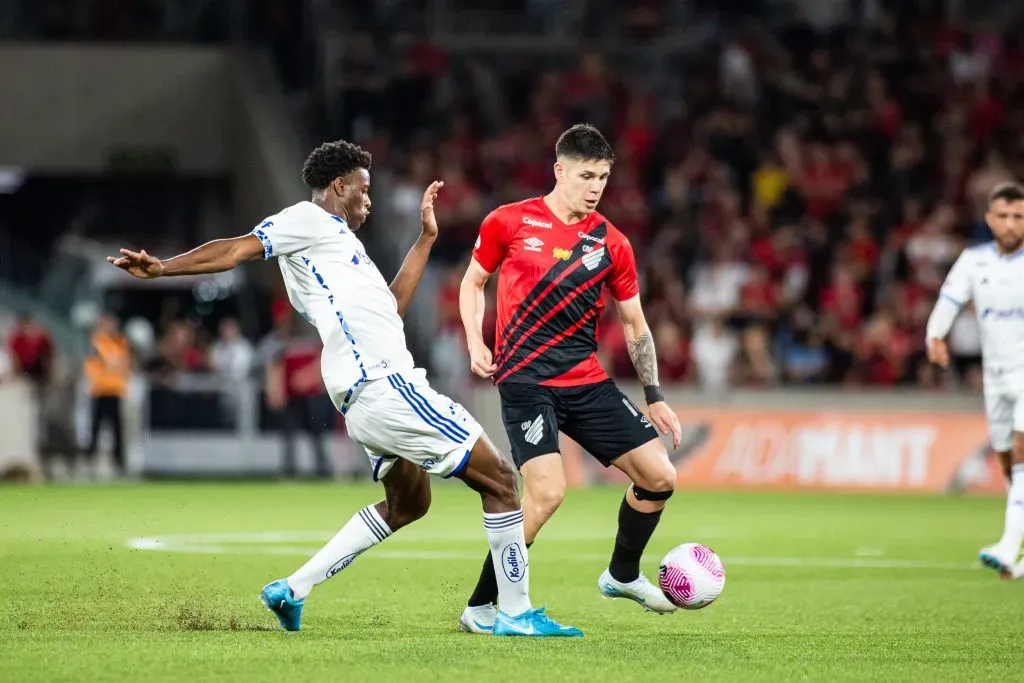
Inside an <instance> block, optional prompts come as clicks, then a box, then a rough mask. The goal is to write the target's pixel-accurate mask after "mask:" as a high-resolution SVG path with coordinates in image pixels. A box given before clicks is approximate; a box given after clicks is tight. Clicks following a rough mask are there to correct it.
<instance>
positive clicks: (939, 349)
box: [928, 339, 949, 368]
mask: <svg viewBox="0 0 1024 683" xmlns="http://www.w3.org/2000/svg"><path fill="white" fill-rule="evenodd" d="M928 360H929V361H931V362H932V363H935V364H936V365H938V366H939V367H940V368H948V367H949V347H947V346H946V342H945V340H943V339H929V340H928Z"/></svg>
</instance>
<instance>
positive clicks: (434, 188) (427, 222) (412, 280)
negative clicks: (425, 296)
mask: <svg viewBox="0 0 1024 683" xmlns="http://www.w3.org/2000/svg"><path fill="white" fill-rule="evenodd" d="M442 187H444V183H443V182H442V181H440V180H435V181H434V182H432V183H430V187H428V188H427V191H426V192H424V193H423V202H422V203H421V204H420V222H421V224H422V231H421V232H420V237H419V239H418V240H416V244H414V245H412V249H410V250H409V253H408V254H406V255H405V260H404V261H402V267H401V268H399V269H398V274H397V275H395V279H394V280H392V281H391V293H392V294H394V295H395V300H396V301H397V302H398V315H400V316H402V317H405V312H406V311H407V310H408V309H409V304H410V303H412V297H413V295H414V294H416V288H417V287H419V284H420V279H421V278H422V277H423V271H424V269H425V268H426V267H427V259H428V258H429V257H430V249H431V247H433V246H434V241H435V240H436V239H437V218H435V216H434V200H435V199H437V193H438V192H439V191H440V190H441V188H442Z"/></svg>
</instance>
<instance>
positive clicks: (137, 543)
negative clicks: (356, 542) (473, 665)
mask: <svg viewBox="0 0 1024 683" xmlns="http://www.w3.org/2000/svg"><path fill="white" fill-rule="evenodd" d="M330 537H331V534H330V533H329V532H313V531H309V532H286V531H273V532H251V533H245V532H243V533H210V534H174V535H167V536H140V537H136V538H130V539H128V540H127V541H126V545H127V546H128V547H129V548H133V549H136V550H151V551H161V552H178V553H194V554H216V555H226V554H245V555H295V556H307V555H312V554H313V553H315V552H316V551H317V550H319V547H318V546H313V545H310V546H305V545H301V546H300V545H273V544H280V543H286V542H291V543H295V542H298V543H302V542H304V541H317V542H323V541H326V540H327V539H328V538H330ZM474 540H476V539H474ZM260 544H271V545H260ZM545 555H546V556H548V557H554V558H557V559H560V560H570V561H572V560H575V561H581V562H582V561H588V562H589V561H598V560H600V561H604V560H607V559H608V556H607V553H558V552H554V553H545ZM364 558H377V559H382V560H467V561H470V560H478V559H480V553H479V552H475V553H474V552H468V551H457V550H456V551H448V550H414V549H389V548H379V549H376V550H374V551H373V552H371V553H367V554H366V555H365V556H364ZM722 561H723V562H724V563H725V564H726V565H732V566H751V567H824V568H831V569H926V570H928V569H931V570H957V571H960V570H972V571H973V570H977V569H978V568H979V567H978V566H977V565H976V564H974V563H967V562H933V561H929V560H897V559H881V558H872V557H859V558H839V557H743V556H733V557H730V556H725V557H723V558H722Z"/></svg>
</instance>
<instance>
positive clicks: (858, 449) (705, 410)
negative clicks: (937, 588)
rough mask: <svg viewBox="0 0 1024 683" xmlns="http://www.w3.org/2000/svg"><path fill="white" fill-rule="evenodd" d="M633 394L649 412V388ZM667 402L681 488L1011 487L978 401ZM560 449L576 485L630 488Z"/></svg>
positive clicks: (487, 402)
mask: <svg viewBox="0 0 1024 683" xmlns="http://www.w3.org/2000/svg"><path fill="white" fill-rule="evenodd" d="M624 389H625V390H626V392H627V393H628V394H630V395H631V397H632V398H633V399H634V400H635V401H637V403H638V405H643V403H642V392H640V390H639V387H630V386H624ZM495 394H496V392H493V390H489V389H482V390H480V391H479V392H478V393H477V396H476V398H475V401H474V408H475V414H476V415H478V416H479V418H480V419H481V421H482V422H484V426H485V428H486V429H487V430H488V432H489V433H490V434H492V435H494V437H495V441H496V442H497V443H498V444H499V445H500V446H501V447H503V448H506V449H507V447H508V441H507V439H506V438H505V435H504V433H503V432H504V430H503V427H502V426H501V423H500V418H499V419H498V420H495V419H494V416H495V415H500V413H499V412H498V401H497V398H496V396H495ZM667 399H668V401H669V404H670V405H672V406H673V408H674V409H675V410H676V412H677V414H678V415H679V420H680V423H681V425H682V428H683V442H682V444H681V445H680V447H679V448H678V449H676V450H675V451H674V452H672V453H671V458H672V462H673V464H674V465H675V466H676V469H677V471H678V473H679V480H678V485H679V486H680V487H681V488H716V489H779V490H800V489H806V490H836V491H873V492H878V491H892V492H921V493H939V492H947V493H960V492H971V493H1003V492H1004V490H1005V488H1004V483H1003V475H1002V472H1001V470H1000V467H999V464H998V460H997V459H996V458H995V457H994V454H992V453H990V451H989V448H988V433H987V428H986V425H985V416H984V413H983V412H982V410H981V399H980V397H979V396H972V395H957V396H948V395H928V394H921V393H917V392H914V393H910V392H907V393H902V392H898V391H892V392H884V393H883V392H877V391H876V392H871V391H864V392H836V391H803V390H779V389H769V390H762V391H738V392H735V393H732V394H730V395H729V396H728V397H726V398H721V397H720V398H714V397H708V396H707V395H704V394H701V393H699V392H694V391H687V390H674V391H669V392H668V394H667ZM561 446H562V454H563V460H564V462H565V470H566V479H567V482H568V483H569V485H570V486H586V485H588V484H596V483H618V484H624V483H625V482H626V479H625V477H624V476H623V475H622V473H621V472H619V471H618V470H615V469H614V468H611V469H607V470H606V469H604V468H602V467H601V466H600V465H598V464H597V463H596V462H595V461H594V459H593V458H591V457H589V456H588V455H587V453H586V452H585V451H584V450H583V449H582V448H581V447H580V446H579V445H578V444H576V443H575V442H573V441H572V440H571V439H569V438H568V437H565V436H564V435H563V436H562V442H561ZM669 449H670V450H671V444H669Z"/></svg>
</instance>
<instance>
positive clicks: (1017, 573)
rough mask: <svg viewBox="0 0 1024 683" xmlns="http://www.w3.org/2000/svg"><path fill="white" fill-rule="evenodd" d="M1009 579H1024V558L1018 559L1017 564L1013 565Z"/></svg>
mask: <svg viewBox="0 0 1024 683" xmlns="http://www.w3.org/2000/svg"><path fill="white" fill-rule="evenodd" d="M1007 578H1009V579H1013V580H1016V579H1024V560H1020V561H1019V562H1017V564H1015V565H1013V571H1012V572H1010V576H1009V577H1007Z"/></svg>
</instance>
